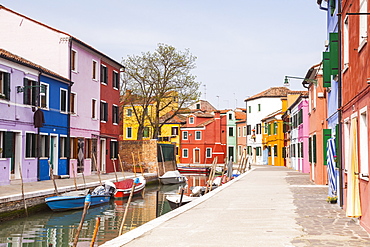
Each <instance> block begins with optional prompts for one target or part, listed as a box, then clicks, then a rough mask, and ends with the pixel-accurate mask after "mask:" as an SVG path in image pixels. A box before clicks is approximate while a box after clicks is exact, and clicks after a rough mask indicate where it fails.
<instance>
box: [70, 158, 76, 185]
mask: <svg viewBox="0 0 370 247" xmlns="http://www.w3.org/2000/svg"><path fill="white" fill-rule="evenodd" d="M71 163H72V172H73V182H74V184H75V189H76V190H77V181H76V179H77V178H76V172H75V165H74V164H73V162H71Z"/></svg>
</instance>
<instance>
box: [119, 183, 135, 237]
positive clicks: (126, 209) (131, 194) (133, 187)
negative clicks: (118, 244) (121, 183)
mask: <svg viewBox="0 0 370 247" xmlns="http://www.w3.org/2000/svg"><path fill="white" fill-rule="evenodd" d="M138 183H139V178H136V179H135V180H134V183H133V184H132V188H131V193H130V196H129V198H128V201H127V204H126V208H125V213H124V214H123V219H122V222H121V227H120V228H119V233H118V236H120V235H122V232H123V226H124V225H125V220H126V217H127V211H128V207H129V206H130V203H131V200H132V196H133V195H134V191H135V186H136V184H138Z"/></svg>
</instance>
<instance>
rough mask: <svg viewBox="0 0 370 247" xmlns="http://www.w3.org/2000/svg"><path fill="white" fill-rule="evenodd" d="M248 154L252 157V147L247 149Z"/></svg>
mask: <svg viewBox="0 0 370 247" xmlns="http://www.w3.org/2000/svg"><path fill="white" fill-rule="evenodd" d="M247 154H249V155H252V147H251V146H248V147H247Z"/></svg>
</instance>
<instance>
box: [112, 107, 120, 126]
mask: <svg viewBox="0 0 370 247" xmlns="http://www.w3.org/2000/svg"><path fill="white" fill-rule="evenodd" d="M118 116H119V114H118V106H116V105H113V106H112V122H113V124H118V121H119V120H118Z"/></svg>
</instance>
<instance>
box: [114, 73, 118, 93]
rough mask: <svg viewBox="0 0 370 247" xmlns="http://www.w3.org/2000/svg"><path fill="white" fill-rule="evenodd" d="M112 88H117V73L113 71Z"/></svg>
mask: <svg viewBox="0 0 370 247" xmlns="http://www.w3.org/2000/svg"><path fill="white" fill-rule="evenodd" d="M113 88H114V89H118V88H119V74H118V72H117V71H113Z"/></svg>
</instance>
